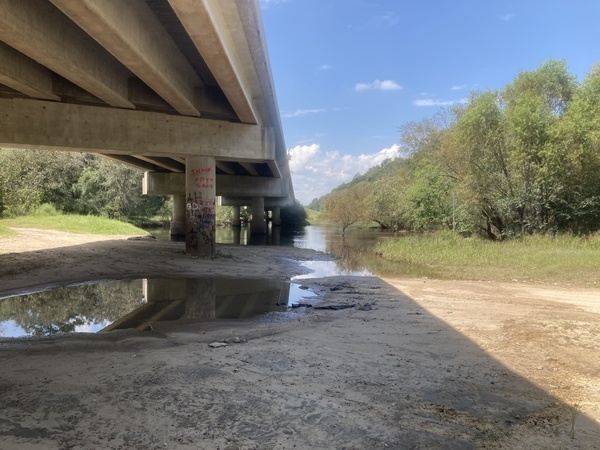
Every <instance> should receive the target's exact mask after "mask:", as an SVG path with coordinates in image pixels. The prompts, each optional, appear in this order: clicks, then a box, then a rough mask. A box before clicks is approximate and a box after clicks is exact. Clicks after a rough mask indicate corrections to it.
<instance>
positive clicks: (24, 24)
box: [0, 0, 135, 109]
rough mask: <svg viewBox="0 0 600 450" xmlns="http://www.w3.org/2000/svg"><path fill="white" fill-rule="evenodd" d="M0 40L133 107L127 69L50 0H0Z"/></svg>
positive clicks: (113, 103)
mask: <svg viewBox="0 0 600 450" xmlns="http://www.w3.org/2000/svg"><path fill="white" fill-rule="evenodd" d="M0 40H1V41H4V42H5V43H7V44H8V45H10V46H11V47H13V48H14V49H16V50H18V51H19V52H21V53H23V54H24V55H26V56H28V57H29V58H31V59H33V60H35V61H37V62H38V63H40V64H42V65H43V66H46V67H47V68H48V69H50V70H52V71H54V72H56V73H58V74H59V75H61V76H62V77H64V78H66V79H67V80H69V81H71V82H72V83H74V84H76V85H77V86H79V87H80V88H82V89H84V90H86V91H87V92H89V93H91V94H93V95H95V96H96V97H98V98H99V99H101V100H103V101H104V102H106V103H108V104H109V105H111V106H115V107H119V108H129V109H134V108H135V106H134V105H133V103H131V102H130V101H129V100H128V78H129V76H130V73H129V72H128V71H127V70H126V69H125V68H123V67H122V66H121V65H120V64H119V63H118V62H117V61H116V60H115V59H114V57H113V56H112V55H111V54H110V53H108V52H107V51H106V50H104V49H103V48H102V47H101V46H100V45H98V44H97V43H96V42H95V41H94V40H93V39H92V38H91V37H89V36H88V35H86V34H85V33H84V32H83V31H82V30H81V29H80V28H79V27H77V26H76V25H75V24H74V23H73V22H71V21H70V20H69V19H68V18H67V17H65V16H64V15H63V14H62V13H61V12H60V11H59V10H58V9H56V8H55V7H54V6H53V5H51V4H50V3H47V2H41V1H40V2H34V1H23V0H0Z"/></svg>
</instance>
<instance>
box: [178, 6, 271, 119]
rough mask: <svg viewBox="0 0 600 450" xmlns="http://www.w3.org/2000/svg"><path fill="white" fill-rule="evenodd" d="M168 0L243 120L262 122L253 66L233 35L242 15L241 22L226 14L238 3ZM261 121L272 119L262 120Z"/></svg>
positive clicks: (237, 28) (240, 28) (238, 28)
mask: <svg viewBox="0 0 600 450" xmlns="http://www.w3.org/2000/svg"><path fill="white" fill-rule="evenodd" d="M168 1H169V4H170V5H171V7H172V8H173V11H175V14H176V15H177V17H178V18H179V20H180V22H181V24H182V25H183V27H184V28H185V30H186V32H187V33H188V35H189V36H190V38H191V39H192V42H194V45H195V46H196V48H197V49H198V51H199V52H200V54H201V55H202V58H203V59H204V61H205V62H206V65H207V66H208V67H209V69H210V71H211V72H212V73H213V75H214V76H215V79H216V81H217V83H218V84H219V86H220V87H221V89H222V91H223V93H224V94H225V96H226V97H227V100H228V101H229V103H230V104H231V106H232V107H233V109H234V111H235V112H236V114H237V116H238V117H239V119H240V121H241V122H242V123H249V124H256V123H259V120H258V117H257V114H256V112H255V107H254V101H253V92H252V90H251V86H250V85H249V83H248V81H247V73H248V71H251V70H252V67H253V66H251V67H248V66H244V64H243V62H242V61H241V60H240V56H239V55H240V53H241V52H239V51H237V50H236V45H239V42H240V39H235V37H234V36H232V34H231V33H233V32H235V31H234V30H240V31H241V30H242V27H241V22H240V19H239V17H237V22H236V21H233V22H226V21H225V18H224V13H223V11H224V10H230V9H233V10H235V9H236V8H237V2H232V1H228V2H223V1H219V0H200V1H198V0H168ZM234 19H235V18H234ZM244 39H245V38H244ZM241 42H244V40H241ZM240 50H242V49H240ZM261 123H268V122H264V121H261Z"/></svg>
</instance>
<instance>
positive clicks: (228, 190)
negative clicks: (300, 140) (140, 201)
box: [143, 172, 289, 205]
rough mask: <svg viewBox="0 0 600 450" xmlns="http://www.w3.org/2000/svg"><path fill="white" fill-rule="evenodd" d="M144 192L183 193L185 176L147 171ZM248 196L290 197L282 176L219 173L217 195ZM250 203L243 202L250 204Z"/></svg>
mask: <svg viewBox="0 0 600 450" xmlns="http://www.w3.org/2000/svg"><path fill="white" fill-rule="evenodd" d="M143 192H144V194H146V195H183V194H185V193H186V192H185V177H184V175H183V174H180V173H163V172H146V173H145V174H144V183H143ZM241 193H243V195H244V197H248V199H247V200H246V201H249V200H251V198H252V197H268V198H269V197H288V195H289V193H288V185H287V183H285V181H284V180H283V179H282V178H262V177H248V176H239V175H238V176H235V175H217V195H219V196H238V195H240V194H241ZM249 204H250V203H242V205H249Z"/></svg>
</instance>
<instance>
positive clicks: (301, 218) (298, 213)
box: [280, 200, 308, 228]
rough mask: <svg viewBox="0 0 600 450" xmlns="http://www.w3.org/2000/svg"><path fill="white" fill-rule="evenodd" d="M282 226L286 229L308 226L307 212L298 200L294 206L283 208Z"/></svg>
mask: <svg viewBox="0 0 600 450" xmlns="http://www.w3.org/2000/svg"><path fill="white" fill-rule="evenodd" d="M280 217H281V225H282V226H284V227H288V228H289V227H302V226H304V225H307V223H308V222H307V220H306V211H305V210H304V207H303V206H302V205H301V204H300V202H298V201H297V200H296V201H295V202H294V204H293V205H290V206H284V207H283V208H281V214H280Z"/></svg>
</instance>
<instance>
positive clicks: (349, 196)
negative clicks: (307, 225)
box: [323, 183, 369, 236]
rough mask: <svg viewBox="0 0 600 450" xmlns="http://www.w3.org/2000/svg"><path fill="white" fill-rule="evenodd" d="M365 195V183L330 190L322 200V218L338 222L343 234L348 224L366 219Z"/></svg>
mask: <svg viewBox="0 0 600 450" xmlns="http://www.w3.org/2000/svg"><path fill="white" fill-rule="evenodd" d="M367 195H368V190H367V186H366V184H365V183H361V184H356V185H353V186H352V187H350V188H348V189H344V190H341V191H337V192H332V193H331V194H329V195H328V196H327V197H325V199H324V201H323V218H324V219H327V220H331V221H332V222H335V223H339V224H340V225H341V226H342V236H343V235H344V234H345V232H346V228H348V227H349V226H350V225H352V224H355V223H357V222H361V221H366V220H368V218H369V213H368V206H367Z"/></svg>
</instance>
